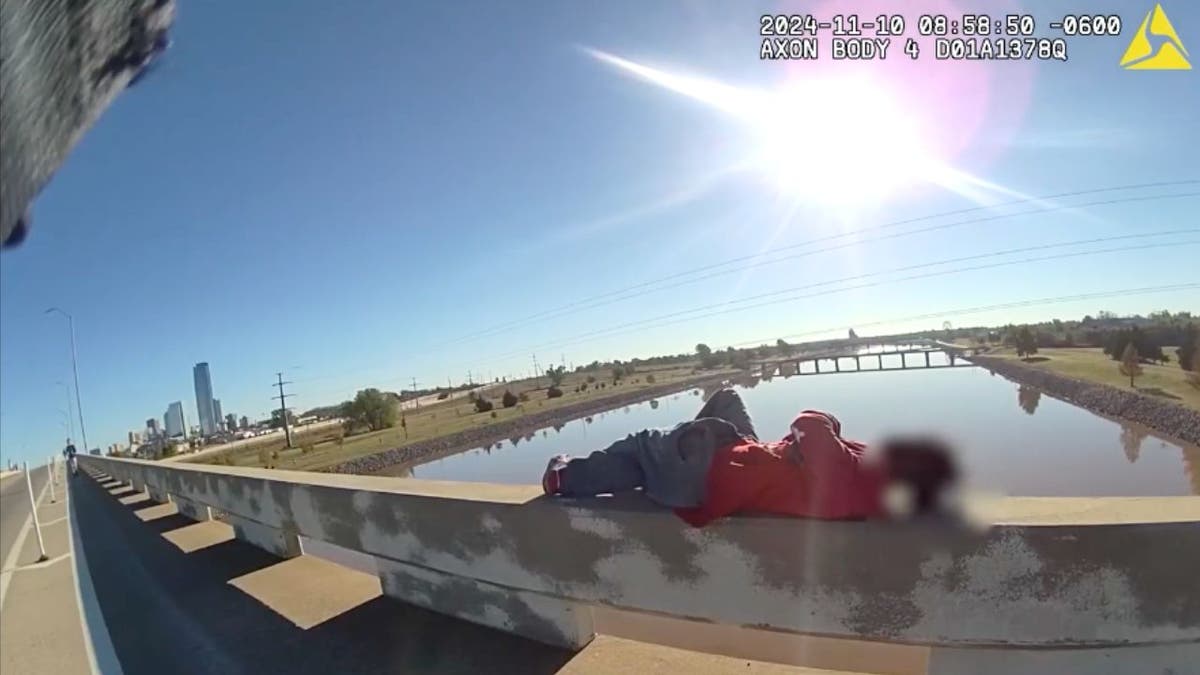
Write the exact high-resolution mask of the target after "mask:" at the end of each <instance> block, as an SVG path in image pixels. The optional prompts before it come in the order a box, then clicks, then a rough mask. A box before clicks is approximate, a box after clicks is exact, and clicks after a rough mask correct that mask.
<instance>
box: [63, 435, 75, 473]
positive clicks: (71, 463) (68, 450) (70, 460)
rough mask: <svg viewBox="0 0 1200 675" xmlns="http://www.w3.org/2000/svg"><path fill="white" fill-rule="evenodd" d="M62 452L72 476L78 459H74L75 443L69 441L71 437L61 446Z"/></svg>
mask: <svg viewBox="0 0 1200 675" xmlns="http://www.w3.org/2000/svg"><path fill="white" fill-rule="evenodd" d="M62 454H63V458H65V459H66V461H67V471H69V472H70V473H71V475H72V476H74V475H75V471H76V468H77V466H78V461H77V460H76V459H75V444H74V443H72V442H71V439H69V438H68V439H67V447H65V448H63V452H62Z"/></svg>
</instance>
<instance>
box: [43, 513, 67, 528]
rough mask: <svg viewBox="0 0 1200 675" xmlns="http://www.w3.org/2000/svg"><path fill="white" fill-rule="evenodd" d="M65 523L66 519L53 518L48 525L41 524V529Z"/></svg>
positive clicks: (64, 517)
mask: <svg viewBox="0 0 1200 675" xmlns="http://www.w3.org/2000/svg"><path fill="white" fill-rule="evenodd" d="M65 522H67V517H66V516H63V517H62V518H55V519H54V520H51V521H50V522H48V523H42V527H49V526H51V525H57V524H59V523H65Z"/></svg>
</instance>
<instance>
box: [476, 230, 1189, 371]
mask: <svg viewBox="0 0 1200 675" xmlns="http://www.w3.org/2000/svg"><path fill="white" fill-rule="evenodd" d="M1197 232H1200V228H1185V229H1178V230H1163V231H1158V232H1149V233H1137V234H1127V235H1116V236H1112V237H1095V238H1090V239H1082V240H1076V241H1069V242H1058V243H1053V244H1039V245H1036V246H1026V247H1021V248H1013V249H1005V250H1001V251H992V252H989V253H981V254H974V255H969V256H959V257H955V258H948V259H944V260H938V261H932V262H926V263H918V264H914V265H904V266H900V267H896V268H891V269H886V270H879V271H875V272H868V273H864V274H858V275H853V276H849V277H842V278H838V279H831V280H826V281H820V282H813V283H809V284H803V285H800V286H794V287H790V288H785V289H780V290H776V291H770V292H767V293H760V294H757V295H752V296H748V297H745V298H739V299H736V300H729V301H724V302H718V303H711V304H706V305H701V306H697V307H693V308H690V309H686V310H678V311H675V312H669V313H666V314H660V315H657V316H653V317H647V318H644V319H639V320H636V321H629V322H625V323H622V324H618V325H616V326H610V327H608V328H603V329H598V330H594V331H588V332H585V333H580V334H576V335H573V336H569V337H566V338H561V339H558V340H554V341H550V342H546V343H541V344H538V345H534V346H533V347H529V346H526V347H524V348H521V349H516V350H513V351H511V352H503V353H500V354H496V355H493V356H489V357H485V358H484V359H481V360H479V361H476V362H475V365H484V366H486V365H487V364H490V363H494V362H496V361H499V360H502V359H506V358H511V357H513V356H516V355H519V354H521V353H528V352H529V350H531V349H545V348H561V347H565V346H570V345H577V344H581V343H586V342H590V341H592V340H596V339H601V338H607V337H616V336H618V335H622V334H626V333H630V332H636V331H643V330H650V329H654V328H661V327H664V326H669V325H674V324H678V323H685V322H688V321H695V320H699V319H704V318H709V317H713V316H723V315H726V314H731V313H734V312H741V311H747V310H750V309H756V308H760V307H765V306H770V305H776V304H780V303H785V302H792V301H795V300H802V299H807V298H813V297H826V296H829V295H834V294H837V293H845V292H849V291H854V290H861V289H864V288H873V287H878V286H882V285H884V284H893V283H898V282H902V281H913V280H919V279H926V278H933V277H940V276H949V275H953V274H961V273H966V272H974V271H980V270H986V269H994V268H999V267H1007V266H1013V265H1023V264H1030V263H1036V262H1046V261H1052V260H1061V259H1067V258H1076V257H1085V256H1091V255H1100V254H1105V253H1116V252H1129V251H1136V250H1144V249H1153V248H1162V247H1166V246H1181V245H1182V246H1186V245H1190V244H1195V243H1200V242H1197V241H1170V242H1161V243H1153V244H1145V245H1140V246H1128V245H1125V246H1119V247H1111V248H1104V249H1097V250H1088V251H1072V252H1067V253H1059V254H1054V255H1048V256H1035V257H1028V258H1021V259H1018V260H1006V261H1001V262H994V263H988V264H982V265H970V266H963V267H957V268H952V269H948V270H937V271H932V272H924V273H920V274H910V275H907V276H903V277H899V278H896V279H885V280H879V281H872V282H868V283H859V284H855V285H849V286H844V287H842V288H825V287H829V286H836V285H839V284H846V283H847V282H853V281H860V280H865V279H871V278H873V277H880V276H883V275H889V274H895V273H899V272H910V271H915V270H921V269H927V268H930V267H937V266H941V265H948V264H953V263H961V262H967V261H974V260H982V259H988V258H996V257H1002V256H1009V255H1014V254H1019V253H1029V252H1034V251H1043V250H1049V249H1055V248H1064V247H1070V246H1082V245H1087V244H1097V243H1109V242H1118V241H1128V240H1137V239H1143V238H1149V237H1162V236H1168V235H1177V234H1194V233H1197ZM812 289H822V290H819V291H815V292H806V293H802V294H798V295H796V293H798V292H800V291H812ZM786 294H793V295H787V296H786V297H778V296H782V295H786ZM768 298H770V299H768ZM756 300H763V301H762V302H757V303H755V304H750V305H746V304H745V303H748V302H753V301H756ZM739 305H742V306H739ZM710 310H715V311H710ZM698 312H705V313H703V314H697V313H698ZM689 314H697V315H696V316H687V315H689ZM863 325H866V324H863ZM533 359H534V362H535V366H534V368H535V373H537V372H539V371H538V367H537V365H536V355H534V356H533ZM470 372H471V371H468V380H469V379H470Z"/></svg>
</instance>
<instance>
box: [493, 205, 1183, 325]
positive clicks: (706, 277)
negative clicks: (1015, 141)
mask: <svg viewBox="0 0 1200 675" xmlns="http://www.w3.org/2000/svg"><path fill="white" fill-rule="evenodd" d="M1198 196H1200V192H1184V193H1181V195H1169V196H1158V197H1138V198H1130V199H1120V201H1114V202H1093V203H1090V204H1082V205H1099V204H1108V203H1123V202H1138V201H1145V199H1163V198H1171V197H1198ZM1068 208H1079V207H1064V208H1063V209H1048V210H1040V211H1038V210H1033V211H1020V213H1016V214H1002V215H996V216H986V217H979V219H972V220H968V221H958V222H950V223H942V225H935V226H930V227H923V228H919V229H910V231H907V232H899V233H895V234H888V235H884V237H878V238H875V239H871V240H868V241H847V243H845V244H838V245H834V246H826V247H822V249H814V250H811V251H803V252H799V253H792V255H788V256H780V257H774V258H770V259H766V261H760V262H755V263H751V264H748V265H744V267H739V268H733V269H726V270H720V271H713V273H709V274H704V275H701V276H696V277H694V279H685V280H683V281H677V282H674V283H670V285H666V286H659V287H658V288H652V289H648V291H641V292H638V293H631V294H628V295H620V297H617V298H610V299H606V300H602V301H599V303H592V304H587V305H581V306H576V307H572V309H570V310H568V311H564V312H560V313H556V315H552V316H550V317H544V318H560V317H563V316H566V315H570V313H576V312H580V311H583V310H590V309H595V307H600V306H604V305H610V304H613V303H619V301H622V300H629V299H632V298H640V297H642V295H644V294H646V293H658V292H660V291H668V289H671V288H678V287H680V286H688V285H691V283H697V282H700V281H706V280H709V279H715V277H718V276H726V275H730V274H737V273H739V271H746V270H749V269H755V268H760V267H764V265H768V264H775V263H781V262H787V261H794V259H798V258H804V257H809V256H815V255H817V253H828V252H832V251H839V250H844V249H850V247H853V246H858V245H859V244H864V243H871V244H874V243H878V241H884V240H888V239H900V238H904V237H911V235H913V234H925V233H929V232H936V231H940V229H949V228H953V227H961V226H964V225H978V223H980V222H989V221H994V220H1002V219H1007V217H1012V216H1016V215H1031V214H1043V213H1054V211H1055V210H1064V209H1068ZM838 237H841V235H838ZM786 249H787V247H786V246H785V247H784V249H778V250H776V251H773V252H779V251H782V250H786ZM763 255H764V256H766V255H768V253H763ZM493 335H494V334H493Z"/></svg>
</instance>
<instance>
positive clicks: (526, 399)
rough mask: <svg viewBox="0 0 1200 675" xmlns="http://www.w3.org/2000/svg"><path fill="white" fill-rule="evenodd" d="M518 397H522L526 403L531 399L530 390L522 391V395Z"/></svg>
mask: <svg viewBox="0 0 1200 675" xmlns="http://www.w3.org/2000/svg"><path fill="white" fill-rule="evenodd" d="M517 398H519V399H521V402H522V403H524V402H526V401H528V400H529V392H527V391H523V392H521V395H520V396H518V397H517Z"/></svg>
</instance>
